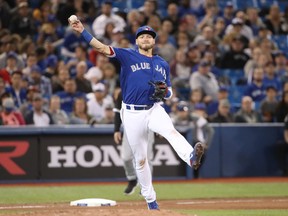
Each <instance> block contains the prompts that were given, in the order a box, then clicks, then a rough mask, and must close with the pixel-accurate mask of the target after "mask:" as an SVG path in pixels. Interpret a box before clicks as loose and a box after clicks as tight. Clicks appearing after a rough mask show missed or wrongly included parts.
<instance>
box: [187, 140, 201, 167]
mask: <svg viewBox="0 0 288 216" xmlns="http://www.w3.org/2000/svg"><path fill="white" fill-rule="evenodd" d="M203 154H204V144H203V143H201V142H197V143H196V144H195V146H194V150H193V152H192V157H191V159H190V163H191V166H192V167H193V168H194V169H195V170H197V169H198V168H199V166H200V164H201V158H202V156H203Z"/></svg>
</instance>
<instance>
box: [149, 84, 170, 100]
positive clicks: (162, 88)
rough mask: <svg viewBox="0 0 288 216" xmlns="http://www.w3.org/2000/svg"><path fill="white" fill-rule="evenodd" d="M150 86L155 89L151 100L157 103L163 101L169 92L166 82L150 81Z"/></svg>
mask: <svg viewBox="0 0 288 216" xmlns="http://www.w3.org/2000/svg"><path fill="white" fill-rule="evenodd" d="M149 84H151V85H152V86H153V87H154V93H153V94H152V96H151V99H152V100H155V101H157V102H160V101H162V100H163V99H164V97H165V96H166V94H167V92H168V87H167V84H166V83H165V82H164V81H150V82H149Z"/></svg>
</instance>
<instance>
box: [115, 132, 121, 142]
mask: <svg viewBox="0 0 288 216" xmlns="http://www.w3.org/2000/svg"><path fill="white" fill-rule="evenodd" d="M121 140H122V134H121V132H114V141H115V143H116V144H120V142H121Z"/></svg>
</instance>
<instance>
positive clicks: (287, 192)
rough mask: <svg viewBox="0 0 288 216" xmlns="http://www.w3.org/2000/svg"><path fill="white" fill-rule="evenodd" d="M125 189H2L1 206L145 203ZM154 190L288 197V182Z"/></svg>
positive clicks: (177, 194)
mask: <svg viewBox="0 0 288 216" xmlns="http://www.w3.org/2000/svg"><path fill="white" fill-rule="evenodd" d="M124 187H125V185H123V184H115V185H113V184H109V185H97V184H95V185H91V184H90V185H75V186H37V185H35V186H28V187H25V186H11V187H10V186H8V187H7V186H5V187H1V186H0V194H1V195H0V204H21V203H51V202H67V201H71V200H74V199H81V198H89V197H101V198H106V199H112V200H117V201H127V200H143V199H142V197H140V196H138V195H137V194H136V195H133V196H123V189H124ZM154 187H155V190H156V192H157V197H158V199H159V200H169V199H192V198H193V199H197V198H229V197H231V198H239V197H248V198H251V197H284V196H286V197H287V196H288V183H245V184H240V183H235V184H230V183H229V184H223V183H180V184H175V183H173V184H167V183H165V184H161V183H155V184H154Z"/></svg>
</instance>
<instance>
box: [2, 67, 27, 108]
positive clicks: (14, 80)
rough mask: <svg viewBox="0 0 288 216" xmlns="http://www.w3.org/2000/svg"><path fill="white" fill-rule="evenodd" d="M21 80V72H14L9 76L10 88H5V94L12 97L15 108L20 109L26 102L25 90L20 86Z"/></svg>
mask: <svg viewBox="0 0 288 216" xmlns="http://www.w3.org/2000/svg"><path fill="white" fill-rule="evenodd" d="M22 79H23V75H22V72H21V71H15V72H13V73H12V74H11V86H8V87H6V92H7V93H9V94H10V95H11V96H12V98H13V100H14V103H15V106H16V107H17V108H20V106H21V105H22V104H23V103H25V101H26V94H27V92H26V89H25V88H22V86H21V80H22Z"/></svg>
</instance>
